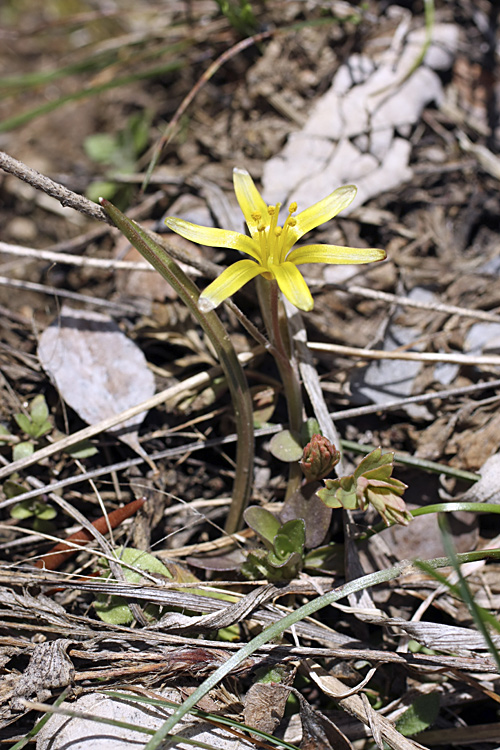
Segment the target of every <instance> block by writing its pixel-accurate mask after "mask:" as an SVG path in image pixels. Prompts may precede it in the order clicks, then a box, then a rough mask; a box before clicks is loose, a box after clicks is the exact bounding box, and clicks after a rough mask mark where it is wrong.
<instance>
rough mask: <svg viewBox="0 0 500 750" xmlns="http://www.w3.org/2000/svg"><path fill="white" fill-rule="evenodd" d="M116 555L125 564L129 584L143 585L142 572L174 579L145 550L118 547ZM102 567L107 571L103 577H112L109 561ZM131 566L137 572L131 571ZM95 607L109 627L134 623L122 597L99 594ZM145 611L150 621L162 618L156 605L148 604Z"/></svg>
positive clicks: (104, 561) (104, 562) (102, 563)
mask: <svg viewBox="0 0 500 750" xmlns="http://www.w3.org/2000/svg"><path fill="white" fill-rule="evenodd" d="M115 554H116V557H117V560H118V562H120V563H123V564H122V570H123V575H124V576H125V580H126V581H128V583H141V581H143V576H142V575H141V571H144V572H147V573H152V574H155V575H160V576H163V577H164V578H168V579H172V577H173V576H172V574H171V573H170V571H169V569H168V568H167V567H165V565H163V563H161V562H160V561H159V560H158V559H157V558H156V557H154V556H153V555H150V554H149V553H148V552H144V550H140V549H134V548H133V547H127V548H124V547H118V548H117V549H116V550H115ZM101 565H103V566H104V567H105V568H106V569H107V570H105V572H104V576H103V578H104V579H105V580H107V579H109V578H110V577H111V571H110V570H109V566H108V562H107V560H104V559H103V560H101ZM131 566H132V567H134V568H135V570H131ZM94 607H95V611H96V613H97V615H98V617H99V618H100V619H101V620H103V622H107V623H108V624H109V625H130V623H131V622H133V621H134V615H133V614H132V611H131V609H130V607H129V606H128V604H127V602H126V601H125V599H123V598H122V597H121V596H105V595H104V594H99V596H98V597H97V599H96V601H95V602H94ZM143 611H144V615H145V616H146V617H147V618H148V620H151V621H156V620H157V619H158V618H159V616H160V613H161V608H160V607H159V606H158V605H156V604H148V605H147V606H146V607H145V608H144V610H143Z"/></svg>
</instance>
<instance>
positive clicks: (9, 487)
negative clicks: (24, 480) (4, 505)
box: [2, 474, 27, 499]
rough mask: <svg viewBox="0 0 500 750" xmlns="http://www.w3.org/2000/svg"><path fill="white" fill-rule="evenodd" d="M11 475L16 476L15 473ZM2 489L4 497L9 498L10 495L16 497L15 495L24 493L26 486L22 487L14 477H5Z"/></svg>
mask: <svg viewBox="0 0 500 750" xmlns="http://www.w3.org/2000/svg"><path fill="white" fill-rule="evenodd" d="M12 476H18V475H17V474H13V475H12ZM2 489H3V491H4V495H5V497H6V498H8V499H10V498H11V497H16V496H17V495H24V493H25V492H26V491H27V490H26V487H23V485H22V484H21V483H20V482H16V480H15V479H12V478H11V479H7V481H6V482H4V485H3V488H2Z"/></svg>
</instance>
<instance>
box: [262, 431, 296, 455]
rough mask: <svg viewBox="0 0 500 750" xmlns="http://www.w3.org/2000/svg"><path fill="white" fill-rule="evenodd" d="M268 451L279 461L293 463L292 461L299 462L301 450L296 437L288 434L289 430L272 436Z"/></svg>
mask: <svg viewBox="0 0 500 750" xmlns="http://www.w3.org/2000/svg"><path fill="white" fill-rule="evenodd" d="M269 450H270V451H271V453H272V454H273V456H274V457H275V458H279V460H280V461H285V462H286V463H293V462H294V461H300V459H301V458H302V450H303V449H302V443H301V442H300V438H299V436H298V435H296V434H294V433H293V432H290V430H283V431H282V432H278V433H276V435H273V437H272V438H271V443H270V445H269Z"/></svg>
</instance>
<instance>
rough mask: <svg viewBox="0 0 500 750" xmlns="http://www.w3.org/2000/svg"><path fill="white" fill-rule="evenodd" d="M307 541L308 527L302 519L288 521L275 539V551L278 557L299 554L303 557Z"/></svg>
mask: <svg viewBox="0 0 500 750" xmlns="http://www.w3.org/2000/svg"><path fill="white" fill-rule="evenodd" d="M305 541H306V525H305V523H304V521H303V520H302V518H296V519H295V520H293V521H287V522H286V523H284V524H283V526H281V528H280V530H279V531H278V533H277V534H276V536H275V537H274V550H275V552H276V554H277V555H278V557H284V556H285V555H287V556H288V555H291V554H292V553H293V552H297V553H298V554H299V555H302V553H303V551H304V544H305Z"/></svg>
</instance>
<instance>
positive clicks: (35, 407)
mask: <svg viewBox="0 0 500 750" xmlns="http://www.w3.org/2000/svg"><path fill="white" fill-rule="evenodd" d="M14 419H15V420H16V423H17V426H18V427H19V428H20V429H21V430H22V431H23V432H25V433H26V435H29V437H30V438H33V440H38V438H41V437H43V435H46V434H47V433H48V432H50V431H51V429H52V422H51V421H50V419H49V407H48V406H47V402H46V401H45V396H44V395H43V394H41V393H40V394H39V395H38V396H35V398H34V399H33V401H32V402H31V404H30V408H29V415H28V414H23V413H18V414H14Z"/></svg>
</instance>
